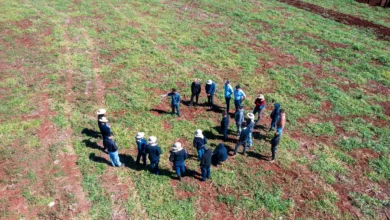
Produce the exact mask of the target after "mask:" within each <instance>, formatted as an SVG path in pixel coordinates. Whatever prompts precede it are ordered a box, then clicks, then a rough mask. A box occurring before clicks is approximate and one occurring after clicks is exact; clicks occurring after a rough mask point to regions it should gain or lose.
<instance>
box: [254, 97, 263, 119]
mask: <svg viewBox="0 0 390 220" xmlns="http://www.w3.org/2000/svg"><path fill="white" fill-rule="evenodd" d="M255 105H256V106H255V108H254V109H253V115H256V113H258V116H257V121H256V124H259V123H260V119H261V115H262V113H263V109H264V107H265V99H264V95H263V94H260V95H258V96H257V98H256V100H255Z"/></svg>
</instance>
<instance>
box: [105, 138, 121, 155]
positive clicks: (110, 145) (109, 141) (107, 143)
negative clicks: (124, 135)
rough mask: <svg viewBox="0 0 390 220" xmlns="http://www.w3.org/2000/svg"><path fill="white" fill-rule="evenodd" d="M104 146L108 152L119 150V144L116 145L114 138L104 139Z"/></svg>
mask: <svg viewBox="0 0 390 220" xmlns="http://www.w3.org/2000/svg"><path fill="white" fill-rule="evenodd" d="M103 146H104V148H106V149H107V151H108V152H110V153H112V152H115V151H117V150H118V146H116V144H115V142H114V141H113V140H112V139H104V140H103Z"/></svg>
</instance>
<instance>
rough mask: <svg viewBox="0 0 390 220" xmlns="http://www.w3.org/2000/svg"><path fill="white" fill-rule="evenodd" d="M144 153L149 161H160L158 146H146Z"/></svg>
mask: <svg viewBox="0 0 390 220" xmlns="http://www.w3.org/2000/svg"><path fill="white" fill-rule="evenodd" d="M146 153H147V154H149V160H150V161H152V162H153V161H158V160H159V159H160V154H161V148H160V147H159V146H158V145H150V144H149V145H148V146H147V147H146Z"/></svg>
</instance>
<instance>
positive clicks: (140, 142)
mask: <svg viewBox="0 0 390 220" xmlns="http://www.w3.org/2000/svg"><path fill="white" fill-rule="evenodd" d="M144 137H145V133H144V132H138V133H137V135H136V136H135V141H136V143H137V149H138V154H137V160H136V161H135V163H136V164H140V159H141V157H142V162H143V165H144V166H146V146H147V143H146V140H145V139H144Z"/></svg>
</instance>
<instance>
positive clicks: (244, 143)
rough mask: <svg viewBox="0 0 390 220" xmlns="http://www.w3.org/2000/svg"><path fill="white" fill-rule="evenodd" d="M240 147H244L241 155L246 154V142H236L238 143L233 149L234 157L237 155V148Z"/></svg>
mask: <svg viewBox="0 0 390 220" xmlns="http://www.w3.org/2000/svg"><path fill="white" fill-rule="evenodd" d="M241 145H242V146H243V147H244V150H243V154H246V145H247V142H246V141H240V142H238V143H237V144H236V148H234V155H236V154H237V151H238V148H239V147H240V146H241Z"/></svg>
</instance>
